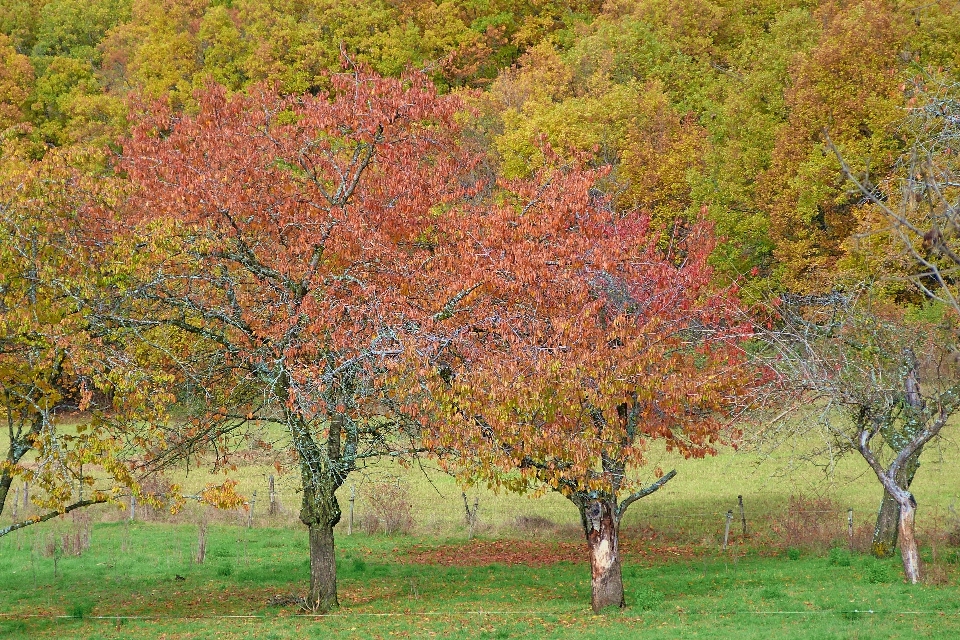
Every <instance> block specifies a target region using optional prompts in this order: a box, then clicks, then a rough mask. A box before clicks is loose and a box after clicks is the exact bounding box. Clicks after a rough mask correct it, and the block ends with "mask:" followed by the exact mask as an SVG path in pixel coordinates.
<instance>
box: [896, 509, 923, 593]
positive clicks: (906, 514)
mask: <svg viewBox="0 0 960 640" xmlns="http://www.w3.org/2000/svg"><path fill="white" fill-rule="evenodd" d="M905 493H906V498H905V499H904V500H903V501H902V502H901V503H900V505H899V506H900V555H901V557H902V558H903V573H904V575H905V576H906V577H907V581H908V582H909V583H910V584H916V583H917V582H919V581H920V553H919V551H918V549H917V538H916V536H915V535H914V517H915V515H916V511H917V503H916V501H914V499H913V496H912V495H910V493H907V492H905Z"/></svg>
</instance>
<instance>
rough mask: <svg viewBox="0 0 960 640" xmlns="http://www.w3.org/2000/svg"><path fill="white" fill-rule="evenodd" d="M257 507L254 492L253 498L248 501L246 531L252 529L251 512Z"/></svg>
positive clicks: (255, 493) (254, 493)
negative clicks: (248, 510)
mask: <svg viewBox="0 0 960 640" xmlns="http://www.w3.org/2000/svg"><path fill="white" fill-rule="evenodd" d="M256 506H257V492H256V490H254V492H253V497H252V498H251V499H250V513H248V514H247V529H252V528H253V510H254V508H255V507H256Z"/></svg>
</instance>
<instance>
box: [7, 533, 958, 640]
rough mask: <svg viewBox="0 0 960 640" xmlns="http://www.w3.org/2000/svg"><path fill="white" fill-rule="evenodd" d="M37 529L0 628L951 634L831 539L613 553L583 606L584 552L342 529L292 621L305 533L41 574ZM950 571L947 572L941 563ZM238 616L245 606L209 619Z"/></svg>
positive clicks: (934, 595)
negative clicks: (328, 595) (324, 613)
mask: <svg viewBox="0 0 960 640" xmlns="http://www.w3.org/2000/svg"><path fill="white" fill-rule="evenodd" d="M38 529H39V528H38ZM41 535H42V534H37V533H33V534H31V533H30V532H29V530H24V531H21V532H19V533H18V534H14V535H13V536H9V537H7V538H5V539H2V540H0V612H3V613H4V615H3V616H0V637H10V638H26V637H30V638H63V637H70V638H91V639H92V638H131V637H133V638H137V637H139V638H156V637H160V636H163V635H165V637H166V638H168V639H169V640H173V639H181V638H182V639H186V638H210V637H217V638H275V639H280V638H303V637H316V638H321V637H332V636H333V635H334V634H336V637H344V638H364V639H366V638H390V637H417V638H420V637H431V634H436V637H445V638H567V637H569V638H574V637H576V638H633V637H637V636H638V634H640V633H641V632H642V634H643V637H644V638H677V637H691V638H727V637H736V638H764V639H766V638H769V637H771V636H772V635H774V634H775V635H776V636H777V637H778V640H786V639H789V638H852V637H856V638H893V637H904V638H907V637H910V638H913V637H942V638H952V637H957V636H958V635H960V600H958V599H957V598H956V588H955V587H937V586H930V585H919V586H908V585H905V584H903V583H902V581H901V579H900V574H899V567H898V563H897V560H896V559H893V560H890V561H878V560H875V559H873V558H871V557H867V556H862V555H859V554H851V553H849V552H845V551H843V550H838V551H833V552H829V553H825V554H822V555H817V554H814V553H811V552H804V553H803V554H800V555H799V556H797V557H795V558H792V557H791V556H790V555H789V554H787V553H781V554H770V553H768V552H767V551H766V550H763V549H750V548H748V547H741V548H739V549H738V551H737V553H736V554H735V555H734V554H721V553H717V552H714V551H712V550H709V549H701V548H697V549H692V551H694V552H695V553H694V554H693V555H686V556H684V558H683V559H677V558H675V557H671V558H656V557H654V558H650V557H647V556H638V555H628V556H627V557H626V558H625V563H624V581H625V585H626V589H627V603H628V606H627V608H626V609H625V610H624V611H612V612H607V613H606V614H605V615H603V616H600V617H597V616H594V615H593V613H592V611H590V609H589V606H588V605H589V599H590V575H589V566H588V565H587V564H586V563H585V562H584V563H570V562H560V563H556V564H553V565H548V566H545V567H540V568H533V567H529V566H525V565H514V566H504V565H498V564H491V565H488V566H477V567H457V566H440V565H417V564H410V563H409V562H405V561H404V558H405V553H406V551H407V550H408V549H409V548H410V547H412V546H413V545H418V546H419V547H420V548H422V547H424V546H427V547H431V546H438V545H442V544H459V543H462V540H459V541H458V540H455V539H453V540H446V539H442V538H438V537H423V536H415V537H394V538H390V537H378V536H365V535H360V534H355V535H353V536H350V537H347V536H341V537H340V538H339V540H338V573H339V582H340V595H341V603H342V607H341V609H340V610H339V611H338V612H337V613H336V615H334V616H331V617H303V616H298V615H296V613H297V612H296V609H295V608H293V607H282V608H277V607H271V606H269V605H268V604H267V601H268V600H269V599H270V598H271V597H273V596H275V595H277V594H290V593H301V592H302V591H303V589H304V588H305V581H306V579H307V559H306V555H305V551H306V549H305V538H306V536H305V533H304V532H302V531H298V530H296V529H291V528H255V529H245V528H238V527H224V526H211V527H210V529H209V532H208V539H207V549H208V554H207V560H206V562H205V563H204V564H203V565H197V564H194V563H193V562H192V560H191V558H192V554H193V550H194V548H195V544H196V537H197V530H196V527H194V526H190V525H171V524H155V523H135V524H132V525H130V524H126V523H113V524H100V525H97V526H96V527H95V528H94V531H93V536H92V541H91V547H90V549H89V550H87V551H86V552H85V553H84V554H83V555H82V556H80V557H63V558H60V560H59V562H58V566H57V575H56V576H55V575H54V569H53V559H52V558H49V557H46V556H44V555H43V553H41V552H40V550H39V549H38V546H39V545H38V544H37V541H38V538H39V537H40V536H41ZM688 551H690V550H689V549H688ZM224 567H229V568H230V569H229V570H228V571H225V570H224ZM951 571H953V572H954V573H951V574H950V576H949V579H950V581H951V582H953V583H955V580H956V575H955V572H956V569H955V568H951ZM177 576H180V577H181V578H183V579H178V578H177ZM381 614H388V615H381ZM241 615H250V616H256V617H252V618H217V617H216V616H241ZM103 616H133V617H136V616H144V617H146V619H136V618H133V619H103V618H102V617H103Z"/></svg>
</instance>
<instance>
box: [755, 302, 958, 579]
mask: <svg viewBox="0 0 960 640" xmlns="http://www.w3.org/2000/svg"><path fill="white" fill-rule="evenodd" d="M778 315H779V316H780V319H781V325H780V327H779V328H778V329H777V330H775V331H771V332H770V333H769V334H767V344H768V346H770V347H771V349H770V351H769V352H768V353H769V355H770V360H769V363H770V366H771V367H772V368H773V369H775V370H777V371H778V373H779V375H780V378H779V382H780V383H781V384H784V385H785V387H784V388H786V389H788V390H790V391H792V392H794V393H796V396H795V400H796V401H797V404H796V405H795V406H794V408H799V409H807V410H810V409H812V410H814V411H817V412H818V413H819V414H820V418H819V420H820V421H821V422H822V423H823V424H825V425H826V426H827V427H828V429H829V431H830V432H831V433H832V434H833V436H834V439H835V442H834V443H832V447H833V449H834V451H838V452H843V451H856V452H858V453H859V454H860V455H861V456H862V457H863V459H864V460H865V461H866V463H867V464H868V465H869V467H870V469H871V470H873V472H874V473H875V474H876V476H877V479H878V480H879V482H880V484H881V485H882V486H883V489H884V491H885V492H886V495H887V496H889V497H890V498H891V499H892V500H893V501H895V503H896V507H897V509H898V512H897V511H896V510H894V511H893V513H896V514H897V527H898V533H899V538H900V552H901V556H902V558H903V569H904V574H905V576H906V578H907V580H908V581H909V582H911V583H916V582H918V581H919V579H920V560H919V554H918V550H917V541H916V537H915V534H914V520H915V514H916V508H917V502H916V499H915V498H914V496H913V495H912V494H911V493H910V491H909V488H910V483H911V482H912V480H913V477H914V475H915V473H916V471H917V468H918V465H919V458H920V455H921V453H922V451H923V448H924V446H926V444H927V443H929V442H930V441H931V440H933V439H934V438H936V437H937V436H938V435H939V434H940V432H941V430H942V429H943V427H944V426H945V425H946V423H947V420H949V418H950V417H951V416H952V415H954V414H955V413H957V412H958V411H960V382H958V380H960V377H958V375H957V374H958V370H957V361H956V357H955V355H954V352H953V350H952V349H953V346H954V345H955V342H956V333H955V331H956V329H955V323H954V324H947V325H945V326H932V325H930V324H929V323H925V322H922V321H917V320H911V319H910V318H908V317H906V316H905V315H904V312H903V311H902V310H900V309H898V308H896V307H893V306H887V305H883V304H881V303H878V302H876V301H874V300H872V299H871V297H870V295H869V292H865V293H863V294H862V295H844V294H841V293H835V294H832V295H831V296H826V297H820V296H815V297H806V298H799V299H796V300H786V301H784V302H781V304H780V309H779V311H778ZM890 517H891V510H890V509H889V508H886V509H884V508H883V507H881V512H880V515H879V518H878V524H877V527H878V535H877V538H876V539H875V542H876V543H877V544H886V545H889V544H891V543H890V537H891V536H889V534H887V533H886V531H885V528H884V527H885V522H887V521H889V519H890ZM895 542H896V536H894V537H893V543H895ZM879 551H881V552H883V551H886V550H885V549H880V550H879Z"/></svg>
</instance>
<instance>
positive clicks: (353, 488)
mask: <svg viewBox="0 0 960 640" xmlns="http://www.w3.org/2000/svg"><path fill="white" fill-rule="evenodd" d="M356 499H357V485H355V484H352V485H350V518H349V519H348V520H347V535H348V536H352V535H353V503H354V502H355V501H356Z"/></svg>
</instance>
